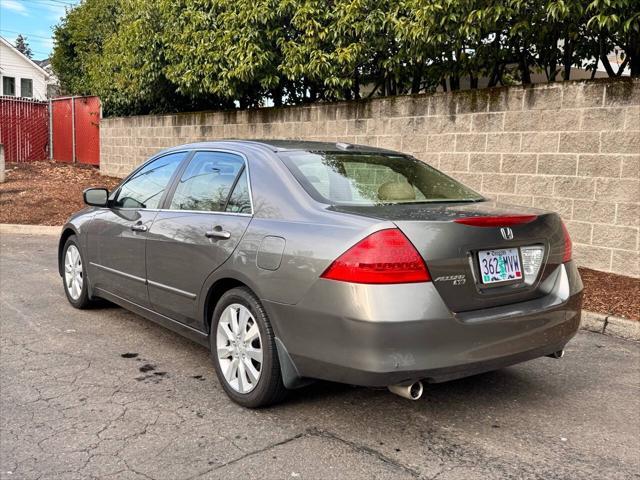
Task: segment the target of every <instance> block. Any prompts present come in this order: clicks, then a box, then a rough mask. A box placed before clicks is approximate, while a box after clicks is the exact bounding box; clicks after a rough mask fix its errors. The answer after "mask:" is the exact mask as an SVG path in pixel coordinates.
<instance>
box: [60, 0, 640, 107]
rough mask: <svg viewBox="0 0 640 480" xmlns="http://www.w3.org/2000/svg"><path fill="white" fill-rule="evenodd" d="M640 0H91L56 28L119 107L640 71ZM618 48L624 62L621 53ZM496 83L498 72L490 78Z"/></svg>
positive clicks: (97, 87) (82, 69) (79, 78)
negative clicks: (614, 60)
mask: <svg viewBox="0 0 640 480" xmlns="http://www.w3.org/2000/svg"><path fill="white" fill-rule="evenodd" d="M639 10H640V9H639V8H638V0H437V1H436V0H323V1H320V0H85V1H84V2H82V3H80V4H79V5H78V6H76V7H74V8H72V9H71V10H70V11H69V12H68V13H67V15H66V17H65V18H64V20H63V21H62V23H61V24H60V25H58V26H57V27H56V29H55V41H56V46H55V49H54V55H53V59H52V63H53V67H54V69H55V70H56V73H57V74H58V76H59V78H60V80H61V81H62V83H63V86H64V87H65V88H66V89H67V90H68V91H70V92H72V93H94V94H98V95H100V96H101V97H102V98H103V100H104V105H105V111H106V112H107V113H108V114H113V113H118V114H130V113H146V112H164V111H181V110H193V109H203V108H204V109H206V108H210V109H211V108H234V107H238V106H239V107H242V108H246V107H257V106H262V105H265V104H271V103H272V104H274V105H282V104H299V103H306V102H314V101H330V100H340V99H346V100H350V99H358V98H362V97H366V96H373V95H398V94H406V93H419V92H425V91H433V90H435V89H436V88H443V89H445V90H449V89H451V90H457V89H459V88H461V85H462V84H463V82H468V84H469V85H470V86H471V88H477V87H478V86H479V85H480V79H483V82H485V83H487V84H488V85H489V86H493V85H497V84H503V85H509V84H514V83H523V84H527V83H531V79H532V74H533V73H543V74H544V75H545V78H546V79H547V81H549V82H553V81H557V80H562V79H569V78H570V75H571V72H572V71H573V69H575V68H581V69H586V70H591V72H592V75H594V74H595V73H596V69H597V67H598V65H599V64H603V65H604V67H605V69H606V70H607V72H608V74H609V75H610V76H618V75H620V74H621V73H622V72H623V71H624V69H625V68H627V67H629V68H630V70H631V73H632V75H633V76H640V46H639V32H640V27H639V25H638V24H639V21H640V12H639ZM615 50H618V51H619V54H620V57H621V58H622V65H620V66H619V67H617V68H614V67H613V66H612V65H611V64H610V62H609V59H608V57H607V55H608V54H609V53H610V52H612V51H615ZM483 85H484V83H483Z"/></svg>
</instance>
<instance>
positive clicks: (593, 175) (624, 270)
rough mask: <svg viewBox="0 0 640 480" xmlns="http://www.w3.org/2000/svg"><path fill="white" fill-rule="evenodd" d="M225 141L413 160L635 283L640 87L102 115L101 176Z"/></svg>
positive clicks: (560, 86)
mask: <svg viewBox="0 0 640 480" xmlns="http://www.w3.org/2000/svg"><path fill="white" fill-rule="evenodd" d="M224 138H252V139H260V138H283V139H284V138H289V139H307V140H321V141H331V142H333V141H341V142H352V143H360V144H366V145H372V146H377V147H383V148H389V149H393V150H399V151H402V152H406V153H411V154H413V155H414V156H416V157H417V158H419V159H421V160H423V161H425V162H428V163H429V164H431V165H433V166H434V167H436V168H440V169H441V170H443V171H445V172H447V173H448V174H450V175H452V176H454V177H456V178H458V179H459V180H461V181H462V182H464V183H465V184H467V185H468V186H470V187H472V188H474V189H476V190H478V191H480V192H481V193H483V194H485V195H486V196H487V197H491V198H493V199H497V200H498V201H502V202H507V203H512V204H518V205H526V206H532V207H539V208H543V209H550V210H555V211H557V212H559V213H560V214H561V215H562V217H563V219H564V220H565V221H566V224H567V227H568V228H569V231H570V232H571V235H572V238H573V242H574V257H575V258H576V259H577V261H578V262H579V264H580V265H582V266H585V267H590V268H594V269H597V270H603V271H611V272H615V273H620V274H623V275H629V276H636V277H638V276H640V255H639V242H640V238H639V237H640V233H639V230H640V81H638V80H630V79H628V78H627V79H618V80H604V81H603V80H599V81H587V82H584V81H581V82H564V83H554V84H548V85H536V86H534V87H508V88H495V89H486V90H477V91H464V92H455V93H440V94H433V95H412V96H402V97H391V98H382V99H372V100H368V101H358V102H349V103H331V104H315V105H310V106H302V107H287V108H264V109H257V110H244V111H240V110H238V111H229V112H197V113H186V114H177V115H149V116H138V117H127V118H106V119H104V120H103V122H102V125H101V163H100V165H101V167H100V168H101V171H102V173H104V174H105V175H115V176H124V175H126V174H127V173H129V172H130V171H131V170H132V169H133V168H134V167H135V166H136V165H138V164H140V163H141V162H143V161H144V160H145V159H146V158H148V157H149V156H151V155H153V154H154V153H156V152H158V151H159V150H162V149H163V148H166V147H170V146H173V145H177V144H181V143H188V142H194V141H204V140H216V139H224Z"/></svg>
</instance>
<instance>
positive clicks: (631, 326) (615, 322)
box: [580, 310, 640, 341]
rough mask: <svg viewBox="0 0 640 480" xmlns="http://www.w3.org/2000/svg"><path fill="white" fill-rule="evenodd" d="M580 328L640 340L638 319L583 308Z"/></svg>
mask: <svg viewBox="0 0 640 480" xmlns="http://www.w3.org/2000/svg"><path fill="white" fill-rule="evenodd" d="M580 328H581V329H582V330H587V331H589V332H595V333H602V334H604V335H611V336H612V337H618V338H624V339H625V340H635V341H640V321H638V320H629V319H627V318H622V317H616V316H614V315H606V314H604V313H596V312H590V311H588V310H583V311H582V323H581V324H580Z"/></svg>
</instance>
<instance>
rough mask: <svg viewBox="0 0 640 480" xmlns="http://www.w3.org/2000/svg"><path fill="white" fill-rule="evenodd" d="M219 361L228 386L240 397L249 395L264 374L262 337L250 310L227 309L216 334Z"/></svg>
mask: <svg viewBox="0 0 640 480" xmlns="http://www.w3.org/2000/svg"><path fill="white" fill-rule="evenodd" d="M216 349H217V353H216V356H217V359H218V362H219V364H220V370H221V371H222V373H223V375H224V378H225V380H226V381H227V383H228V384H229V385H230V386H231V388H233V389H234V390H235V391H236V392H238V393H243V394H244V393H249V392H250V391H252V390H253V389H254V388H255V387H256V385H257V384H258V380H259V379H260V375H261V373H262V337H261V336H260V329H259V328H258V324H257V322H256V320H255V318H253V315H252V314H251V312H250V311H249V309H248V308H247V307H245V306H244V305H241V304H239V303H233V304H231V305H229V306H228V307H227V308H225V309H224V310H223V312H222V315H221V316H220V321H219V322H218V329H217V332H216Z"/></svg>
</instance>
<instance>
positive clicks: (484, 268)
mask: <svg viewBox="0 0 640 480" xmlns="http://www.w3.org/2000/svg"><path fill="white" fill-rule="evenodd" d="M478 260H479V263H480V277H481V278H482V283H484V284H489V283H498V282H510V281H513V280H522V265H521V264H520V255H519V254H518V249H517V248H503V249H501V250H481V251H479V252H478Z"/></svg>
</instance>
